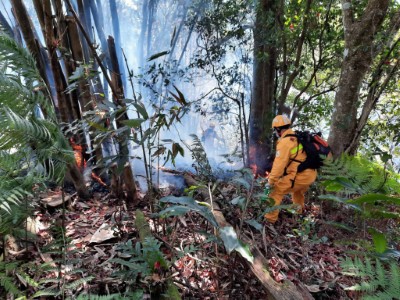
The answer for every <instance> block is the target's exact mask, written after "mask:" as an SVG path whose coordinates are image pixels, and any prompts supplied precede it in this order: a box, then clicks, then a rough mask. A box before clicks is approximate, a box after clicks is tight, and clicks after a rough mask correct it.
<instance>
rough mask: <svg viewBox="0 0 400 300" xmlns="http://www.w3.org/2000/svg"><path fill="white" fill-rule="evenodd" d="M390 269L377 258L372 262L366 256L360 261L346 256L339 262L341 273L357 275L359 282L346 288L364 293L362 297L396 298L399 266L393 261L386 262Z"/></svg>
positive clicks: (399, 281) (398, 285)
mask: <svg viewBox="0 0 400 300" xmlns="http://www.w3.org/2000/svg"><path fill="white" fill-rule="evenodd" d="M388 266H389V267H390V270H387V268H385V266H384V265H383V264H382V262H380V261H379V260H375V261H374V264H373V263H372V262H371V260H370V259H368V258H366V259H365V261H362V260H361V259H360V258H358V257H356V258H355V259H354V260H353V259H350V258H346V259H345V260H344V261H342V263H341V267H342V269H343V274H345V275H348V276H353V277H359V278H360V279H361V282H360V283H359V284H356V285H354V286H351V287H349V288H347V289H348V290H353V291H359V292H363V293H365V296H364V297H363V299H396V298H397V297H398V295H400V267H399V265H398V264H397V262H395V261H390V262H389V263H388Z"/></svg>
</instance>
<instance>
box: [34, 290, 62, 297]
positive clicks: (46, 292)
mask: <svg viewBox="0 0 400 300" xmlns="http://www.w3.org/2000/svg"><path fill="white" fill-rule="evenodd" d="M58 295H60V291H59V289H57V288H47V289H43V290H40V291H37V292H36V293H35V294H34V295H33V296H32V298H36V297H43V296H50V297H55V296H58Z"/></svg>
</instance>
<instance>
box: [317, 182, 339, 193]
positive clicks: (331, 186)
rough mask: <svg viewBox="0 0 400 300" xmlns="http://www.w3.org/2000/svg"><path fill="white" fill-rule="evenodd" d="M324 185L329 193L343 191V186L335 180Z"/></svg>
mask: <svg viewBox="0 0 400 300" xmlns="http://www.w3.org/2000/svg"><path fill="white" fill-rule="evenodd" d="M322 185H323V186H324V187H325V190H326V191H328V192H338V191H340V190H342V189H343V186H342V185H341V184H340V183H338V182H337V181H335V180H325V181H324V182H323V183H322Z"/></svg>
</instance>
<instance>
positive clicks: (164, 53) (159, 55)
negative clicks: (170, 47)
mask: <svg viewBox="0 0 400 300" xmlns="http://www.w3.org/2000/svg"><path fill="white" fill-rule="evenodd" d="M168 53H169V51H162V52H159V53H156V54H153V55H152V56H150V57H149V58H148V59H147V61H152V60H155V59H157V58H159V57H161V56H164V55H167V54H168Z"/></svg>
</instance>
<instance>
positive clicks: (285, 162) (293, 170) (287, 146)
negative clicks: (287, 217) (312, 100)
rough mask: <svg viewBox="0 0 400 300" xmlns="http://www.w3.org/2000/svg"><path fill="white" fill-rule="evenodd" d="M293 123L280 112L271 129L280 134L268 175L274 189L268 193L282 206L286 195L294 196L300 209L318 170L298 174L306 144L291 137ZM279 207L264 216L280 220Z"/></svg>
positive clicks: (272, 219) (272, 221) (304, 157)
mask: <svg viewBox="0 0 400 300" xmlns="http://www.w3.org/2000/svg"><path fill="white" fill-rule="evenodd" d="M290 126H291V122H290V119H289V118H288V117H287V116H286V115H278V116H276V117H275V118H274V120H273V121H272V128H273V129H274V131H275V134H276V135H277V136H278V137H279V140H278V142H277V145H276V154H275V160H274V163H273V165H272V170H271V172H270V174H269V177H268V184H269V185H270V187H271V189H272V191H271V193H270V195H269V197H270V198H272V199H274V201H275V206H277V205H280V204H281V202H282V199H283V197H284V196H285V195H286V194H289V193H290V194H291V195H292V200H293V203H294V204H297V205H298V206H299V207H298V212H299V213H301V212H302V211H303V209H304V198H305V197H304V194H305V192H306V191H307V190H308V188H309V187H310V185H311V184H312V183H313V182H314V181H315V179H316V178H317V171H316V170H314V169H305V170H304V171H302V172H300V173H298V172H297V167H298V166H299V164H300V163H301V162H303V161H304V160H305V159H306V157H307V155H306V153H305V152H304V151H303V146H302V145H301V144H300V143H298V142H297V138H296V137H294V136H290V135H291V134H294V131H293V130H292V129H291V128H290ZM288 135H289V136H288ZM278 215H279V210H278V209H277V210H274V211H272V212H270V213H267V214H265V215H264V217H265V219H266V220H267V221H268V222H270V223H275V222H276V221H277V220H278Z"/></svg>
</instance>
